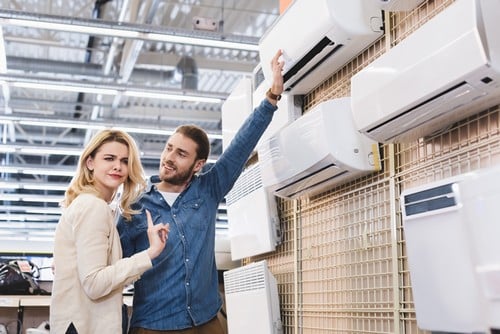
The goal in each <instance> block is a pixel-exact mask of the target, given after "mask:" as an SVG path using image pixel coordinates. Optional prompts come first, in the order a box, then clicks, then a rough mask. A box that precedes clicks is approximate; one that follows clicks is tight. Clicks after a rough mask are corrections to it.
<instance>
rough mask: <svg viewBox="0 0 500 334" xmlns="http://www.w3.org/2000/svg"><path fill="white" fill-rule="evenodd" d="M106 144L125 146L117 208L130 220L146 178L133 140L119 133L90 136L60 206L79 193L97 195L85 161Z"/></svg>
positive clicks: (91, 173)
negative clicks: (124, 176)
mask: <svg viewBox="0 0 500 334" xmlns="http://www.w3.org/2000/svg"><path fill="white" fill-rule="evenodd" d="M110 142H118V143H121V144H124V145H125V146H127V147H128V177H127V179H126V180H125V182H124V183H123V193H122V195H121V197H120V209H121V214H122V215H123V216H124V217H125V218H126V219H127V220H130V219H131V217H132V215H133V214H136V213H138V212H137V211H136V210H133V209H132V207H131V206H132V204H133V203H134V202H136V201H137V199H138V198H139V196H140V195H141V193H142V191H143V190H144V189H145V187H146V177H145V173H144V169H143V167H142V164H141V160H140V154H139V149H138V148H137V145H136V143H135V140H134V139H133V138H132V137H131V136H130V135H129V134H128V133H126V132H124V131H120V130H109V129H108V130H102V131H100V132H98V133H97V134H96V135H94V137H92V139H91V140H90V142H89V143H88V144H87V146H86V147H85V149H84V150H83V152H82V155H81V156H80V159H79V161H78V167H77V169H76V175H75V176H74V177H73V179H72V180H71V183H70V185H69V187H68V189H67V190H66V193H65V195H64V200H63V202H62V203H61V205H62V206H63V207H67V206H69V205H70V204H71V202H73V200H74V199H75V198H76V197H77V196H78V195H80V194H81V193H93V194H96V195H97V196H100V194H99V192H98V190H97V189H96V187H95V185H94V178H93V172H92V171H90V170H89V169H88V168H87V159H88V158H89V157H92V158H94V157H95V155H96V153H97V151H98V150H99V149H100V148H101V146H102V145H103V144H106V143H110ZM115 195H116V194H115Z"/></svg>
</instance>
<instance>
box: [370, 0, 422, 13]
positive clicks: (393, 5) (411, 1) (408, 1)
mask: <svg viewBox="0 0 500 334" xmlns="http://www.w3.org/2000/svg"><path fill="white" fill-rule="evenodd" d="M374 1H376V2H377V3H378V5H379V6H380V9H382V10H385V11H387V12H399V11H409V10H412V9H414V8H415V7H417V6H418V5H420V4H421V3H422V2H424V1H425V0H374Z"/></svg>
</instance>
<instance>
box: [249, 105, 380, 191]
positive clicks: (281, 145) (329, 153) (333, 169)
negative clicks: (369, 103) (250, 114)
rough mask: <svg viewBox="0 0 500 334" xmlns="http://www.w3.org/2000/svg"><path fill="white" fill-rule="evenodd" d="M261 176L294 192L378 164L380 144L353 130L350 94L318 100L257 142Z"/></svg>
mask: <svg viewBox="0 0 500 334" xmlns="http://www.w3.org/2000/svg"><path fill="white" fill-rule="evenodd" d="M258 154H259V162H260V164H261V171H262V182H263V185H264V187H265V188H270V189H272V190H273V191H274V192H275V194H276V195H277V196H281V197H284V198H296V197H298V196H300V195H302V194H306V193H307V194H309V195H311V194H314V193H317V192H319V191H322V190H324V189H326V188H327V187H329V186H332V185H334V184H338V183H340V182H341V181H347V180H351V179H354V178H356V177H359V176H361V175H364V174H367V173H370V172H374V171H378V170H380V169H381V168H380V157H379V145H378V143H377V142H375V141H373V140H371V139H369V138H368V137H366V136H364V135H363V134H361V133H359V132H358V131H356V129H355V127H354V122H353V120H352V114H351V108H350V98H348V97H344V98H338V99H333V100H329V101H325V102H322V103H320V104H318V105H317V106H316V107H315V108H313V109H312V110H310V111H309V112H307V113H306V114H305V115H303V116H302V117H300V118H299V119H297V120H296V121H294V122H293V123H290V124H289V125H287V126H286V127H284V128H283V129H281V131H279V132H278V133H277V134H276V135H274V136H272V137H270V138H269V139H268V140H267V141H265V142H263V143H262V145H260V146H259V147H258Z"/></svg>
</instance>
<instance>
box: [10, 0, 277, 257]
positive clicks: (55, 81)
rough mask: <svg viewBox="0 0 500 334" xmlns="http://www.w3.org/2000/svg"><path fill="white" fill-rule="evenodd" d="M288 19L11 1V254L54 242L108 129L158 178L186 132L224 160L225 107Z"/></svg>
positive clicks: (252, 6)
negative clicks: (86, 163) (68, 196)
mask: <svg viewBox="0 0 500 334" xmlns="http://www.w3.org/2000/svg"><path fill="white" fill-rule="evenodd" d="M278 15H279V1H277V0H274V1H268V0H257V1H245V0H233V1H228V0H128V1H127V0H114V1H113V0H112V1H105V0H95V1H83V0H81V1H76V0H69V1H68V0H0V26H1V27H2V29H1V31H0V33H1V34H0V85H1V88H2V89H1V91H0V96H1V101H0V134H1V143H0V244H3V245H5V243H6V242H7V241H8V242H11V243H12V242H19V241H29V242H37V241H47V242H49V243H50V241H51V240H52V239H53V234H54V229H55V225H56V224H57V221H58V219H59V215H60V208H59V206H58V203H59V201H60V200H61V199H62V196H63V194H64V190H65V188H66V186H67V185H68V183H69V181H70V179H71V176H72V175H73V174H74V171H75V169H76V164H77V161H78V157H79V153H80V152H81V150H82V148H83V146H84V145H85V143H86V142H87V141H88V139H89V137H90V136H91V135H92V134H93V133H95V131H96V130H97V129H100V128H105V127H116V128H122V129H125V130H127V131H128V132H130V133H131V134H132V135H133V136H134V138H135V139H136V140H137V142H138V144H139V147H140V149H141V153H142V157H143V164H144V167H145V169H146V171H147V174H149V175H150V174H153V173H156V171H157V168H158V164H159V156H160V152H161V151H162V149H163V146H164V143H165V141H166V140H167V138H168V135H169V134H170V133H171V131H172V130H173V129H174V128H175V127H176V126H178V125H179V124H184V123H194V124H197V125H199V126H201V127H203V128H204V129H205V130H206V131H207V132H208V133H209V137H210V138H211V145H212V152H211V157H210V158H211V160H212V161H213V160H216V159H217V157H218V156H219V154H220V153H221V150H222V143H221V137H222V136H221V133H222V131H221V105H222V103H223V102H224V99H225V98H226V97H227V96H228V94H229V93H230V92H231V90H232V89H233V87H234V86H235V85H236V84H237V82H238V81H239V80H240V78H241V77H242V76H246V75H250V74H251V73H252V71H253V69H254V68H255V67H256V66H257V64H258V62H259V55H258V51H256V47H257V44H258V40H259V38H260V36H262V34H263V33H264V32H265V30H266V29H267V28H268V27H269V26H270V25H271V24H272V23H273V22H274V20H275V19H276V18H277V17H278ZM236 112H237V111H236ZM224 215H225V211H224V205H221V208H220V210H219V223H220V224H222V225H223V223H224V221H225V217H224ZM21 250H22V249H20V251H21ZM0 251H2V250H1V249H0Z"/></svg>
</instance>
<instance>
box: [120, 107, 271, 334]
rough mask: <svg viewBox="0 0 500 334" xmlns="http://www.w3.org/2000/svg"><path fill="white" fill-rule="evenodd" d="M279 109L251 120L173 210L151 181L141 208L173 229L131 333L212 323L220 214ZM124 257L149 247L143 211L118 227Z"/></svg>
mask: <svg viewBox="0 0 500 334" xmlns="http://www.w3.org/2000/svg"><path fill="white" fill-rule="evenodd" d="M275 110H276V107H275V106H273V105H272V104H271V103H269V102H268V101H267V99H264V100H263V101H262V102H261V104H260V105H259V106H258V107H257V108H255V110H254V111H253V113H252V114H251V115H250V116H249V117H248V119H247V120H246V121H245V123H244V124H243V125H242V127H241V129H240V130H239V131H238V133H237V134H236V135H235V137H234V138H233V140H232V141H231V144H230V145H229V147H228V148H227V149H226V150H225V151H224V153H223V154H222V155H221V156H220V157H219V159H218V160H217V162H216V163H214V164H213V165H212V166H210V167H209V168H207V169H205V170H206V171H204V172H203V173H200V174H199V175H197V176H195V177H194V178H193V179H192V181H191V182H190V184H189V186H188V187H187V188H186V189H185V190H184V191H183V192H182V193H181V194H180V195H179V197H178V198H177V199H176V200H175V202H174V203H173V205H172V207H170V206H169V205H168V204H167V203H166V202H165V200H164V199H163V197H162V195H161V194H160V193H159V192H158V190H157V187H156V186H155V184H154V183H153V182H155V181H156V182H158V181H159V180H158V177H152V178H151V179H150V185H149V186H148V188H147V189H146V191H145V193H144V194H143V196H142V198H141V200H140V202H139V203H138V205H140V208H141V209H144V208H145V209H148V210H149V211H150V212H151V215H152V218H153V221H154V223H155V224H156V223H158V222H163V223H170V233H169V236H168V241H167V245H166V247H165V249H164V250H163V252H162V253H161V255H160V256H158V257H157V258H156V259H154V260H153V268H151V269H150V270H148V271H146V272H145V273H144V274H143V275H142V277H141V278H140V279H139V280H138V281H136V282H135V284H134V302H133V313H132V318H131V321H130V327H131V328H132V327H141V328H148V329H153V330H179V329H184V328H189V327H192V326H193V325H200V324H203V323H206V322H208V321H209V320H211V319H212V318H213V317H215V316H216V315H217V312H218V311H219V309H220V307H221V305H222V300H221V297H220V295H219V290H218V276H217V268H216V266H215V254H214V244H215V221H216V214H217V208H218V206H219V203H220V202H221V201H222V199H223V198H224V196H225V195H226V194H227V193H228V192H229V190H230V189H231V187H232V186H233V185H234V183H235V181H236V179H237V178H238V176H239V175H240V174H241V172H242V170H243V167H244V165H245V163H246V161H247V159H248V157H249V156H250V154H251V153H252V151H253V149H254V148H255V146H256V145H257V142H258V140H259V139H260V137H261V136H262V133H263V132H264V131H265V129H266V128H267V126H268V125H269V123H270V122H271V119H272V116H273V114H274V111H275ZM117 227H118V231H119V233H120V238H121V243H122V248H123V256H127V257H128V256H131V255H133V254H135V253H137V252H140V251H142V250H144V249H146V248H148V247H149V242H148V238H147V233H146V230H147V221H146V217H145V213H144V211H143V212H142V214H140V215H136V216H134V217H133V218H132V221H129V222H127V221H125V220H124V219H123V218H120V219H119V221H118V225H117Z"/></svg>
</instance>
